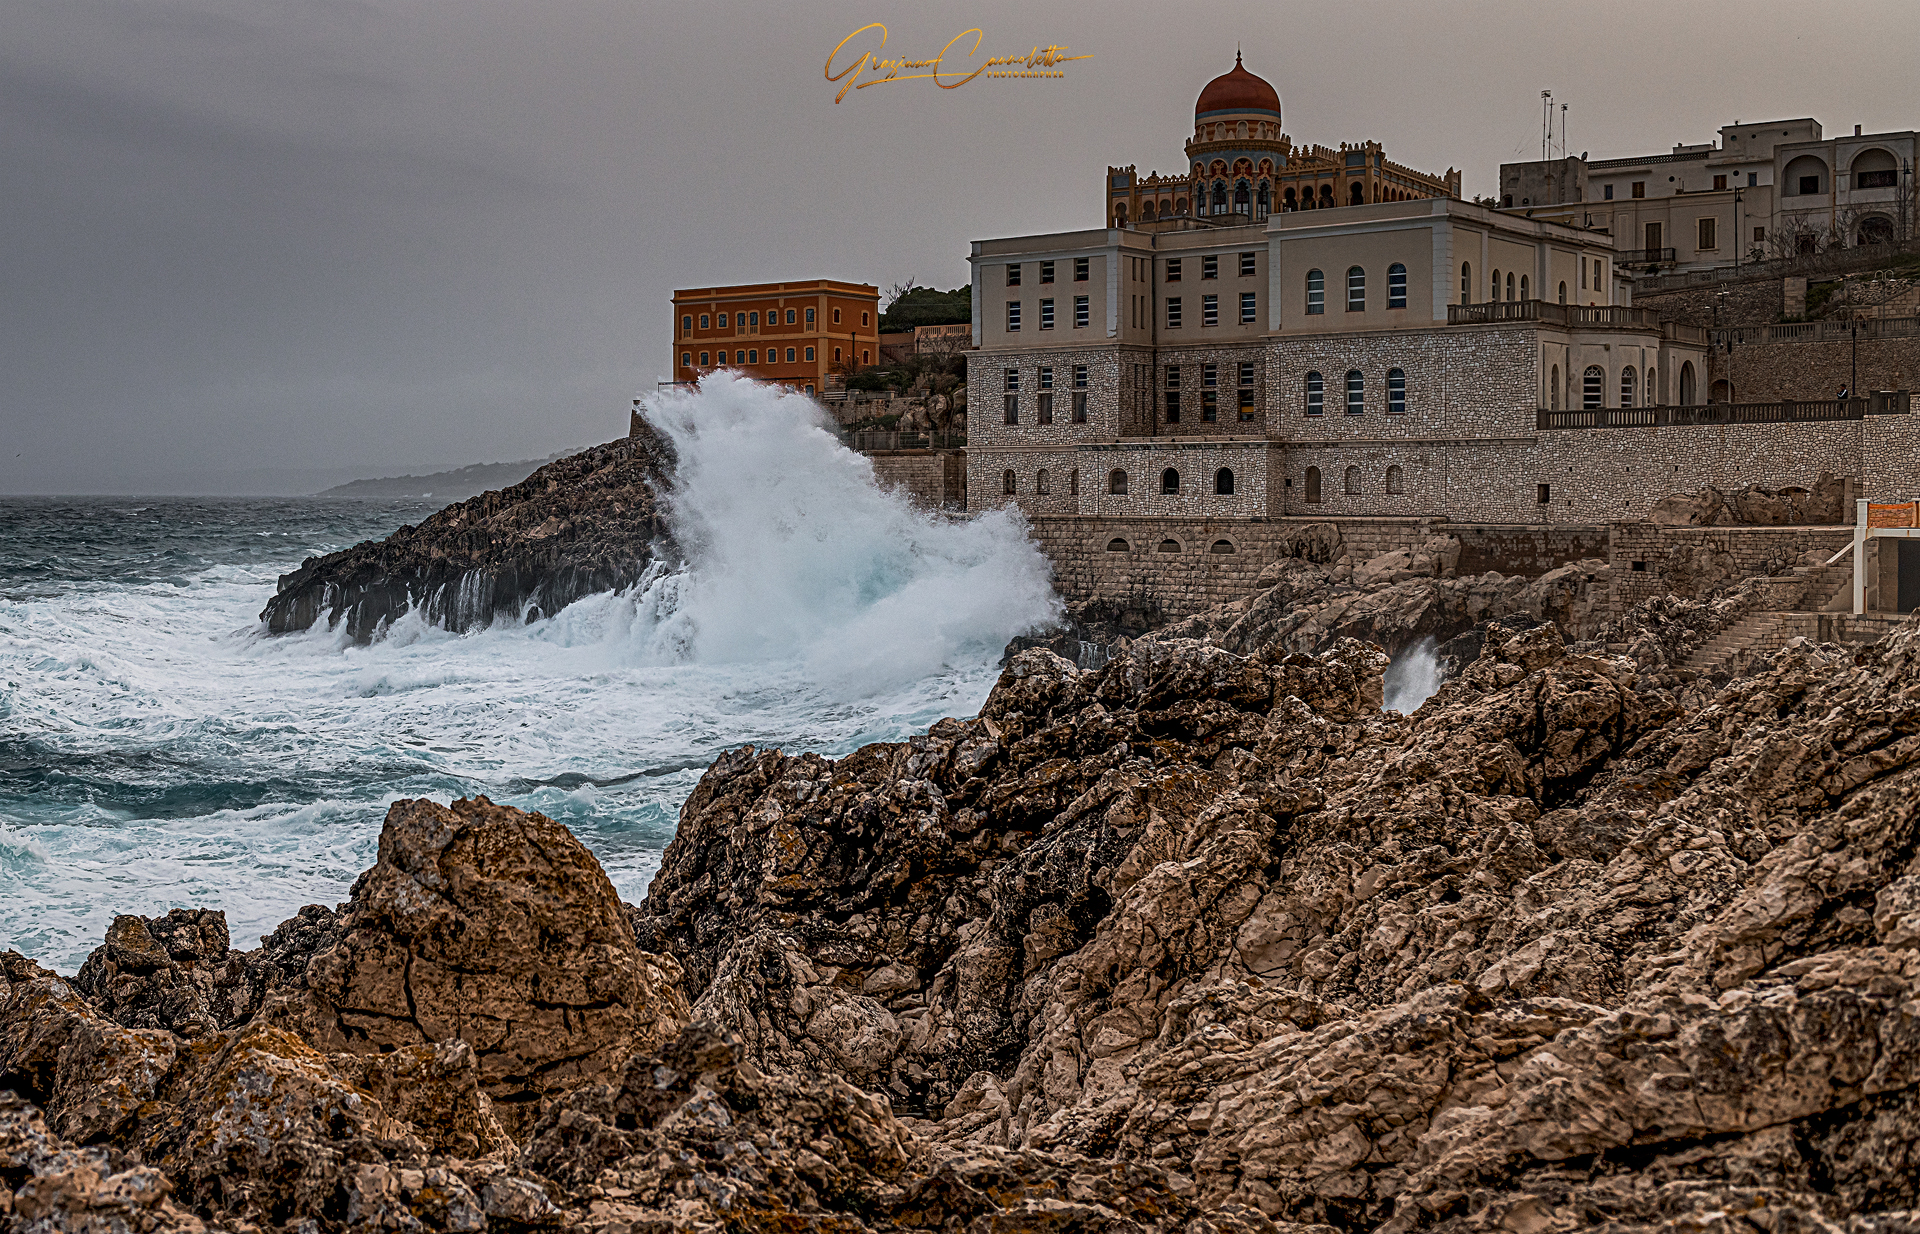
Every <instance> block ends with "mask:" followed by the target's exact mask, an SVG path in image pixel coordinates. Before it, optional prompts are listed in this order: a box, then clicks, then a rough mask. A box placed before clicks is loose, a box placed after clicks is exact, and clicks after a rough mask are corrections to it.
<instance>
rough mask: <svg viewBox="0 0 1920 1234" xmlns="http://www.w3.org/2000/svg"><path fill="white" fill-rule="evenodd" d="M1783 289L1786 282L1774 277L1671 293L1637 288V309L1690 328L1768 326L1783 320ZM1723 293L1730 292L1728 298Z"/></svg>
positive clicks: (1683, 288)
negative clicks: (1684, 324)
mask: <svg viewBox="0 0 1920 1234" xmlns="http://www.w3.org/2000/svg"><path fill="white" fill-rule="evenodd" d="M1783 287H1784V284H1783V282H1782V280H1781V279H1779V278H1778V277H1774V278H1767V279H1755V280H1752V281H1750V282H1745V283H1706V284H1702V285H1701V286H1698V287H1676V288H1674V289H1673V290H1671V291H1640V290H1638V289H1635V291H1634V293H1633V307H1635V308H1640V309H1648V310H1650V311H1651V312H1652V313H1653V315H1654V316H1655V317H1656V318H1657V319H1659V320H1661V321H1681V322H1685V323H1686V324H1687V325H1690V326H1703V327H1707V328H1712V327H1713V326H1715V325H1724V326H1767V325H1772V324H1773V323H1774V322H1776V321H1779V320H1780V318H1781V315H1782V314H1783V313H1784V311H1785V309H1786V299H1785V296H1784V292H1783ZM1722 291H1724V292H1726V295H1725V296H1724V297H1723V296H1722V295H1721V294H1720V293H1721V292H1722ZM1716 311H1717V313H1718V320H1717V321H1716Z"/></svg>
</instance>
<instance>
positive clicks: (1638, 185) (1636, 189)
mask: <svg viewBox="0 0 1920 1234" xmlns="http://www.w3.org/2000/svg"><path fill="white" fill-rule="evenodd" d="M1633 195H1634V196H1635V197H1645V196H1646V195H1647V182H1646V181H1645V180H1635V181H1634V182H1633Z"/></svg>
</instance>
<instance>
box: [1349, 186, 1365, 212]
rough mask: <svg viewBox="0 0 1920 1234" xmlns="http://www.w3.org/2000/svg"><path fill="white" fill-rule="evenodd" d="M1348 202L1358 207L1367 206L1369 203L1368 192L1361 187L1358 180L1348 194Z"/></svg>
mask: <svg viewBox="0 0 1920 1234" xmlns="http://www.w3.org/2000/svg"><path fill="white" fill-rule="evenodd" d="M1347 201H1348V202H1349V203H1350V204H1352V205H1356V206H1360V205H1365V204H1366V201H1367V196H1366V190H1365V189H1363V188H1361V187H1360V182H1359V181H1357V180H1356V181H1354V183H1353V187H1352V189H1351V190H1349V191H1348V193H1347Z"/></svg>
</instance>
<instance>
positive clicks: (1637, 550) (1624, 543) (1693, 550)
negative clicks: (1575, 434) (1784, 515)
mask: <svg viewBox="0 0 1920 1234" xmlns="http://www.w3.org/2000/svg"><path fill="white" fill-rule="evenodd" d="M1852 539H1853V529H1852V528H1850V527H1659V526H1656V525H1654V524H1652V523H1646V522H1632V523H1615V524H1614V525H1613V528H1612V536H1611V544H1610V546H1609V550H1608V561H1609V563H1610V564H1611V565H1612V566H1613V569H1612V570H1610V571H1609V572H1608V573H1609V576H1610V578H1611V582H1612V589H1613V607H1614V611H1615V612H1624V611H1626V610H1627V609H1629V608H1631V607H1633V606H1634V605H1635V604H1638V603H1639V602H1640V601H1642V600H1645V599H1648V598H1649V597H1652V596H1656V595H1667V594H1672V595H1679V596H1698V595H1701V594H1704V593H1705V592H1707V591H1708V590H1711V589H1713V588H1716V587H1722V586H1725V585H1726V584H1727V583H1729V582H1735V581H1738V580H1739V579H1743V578H1752V577H1755V576H1757V575H1767V574H1780V573H1783V572H1785V571H1788V570H1790V569H1791V568H1792V567H1793V566H1796V565H1799V564H1802V559H1803V558H1804V556H1805V555H1806V553H1807V551H1808V550H1809V549H1818V550H1819V551H1820V552H1821V553H1822V554H1824V555H1826V556H1831V555H1832V554H1833V553H1834V552H1836V551H1838V550H1839V549H1841V548H1843V547H1845V546H1846V544H1847V543H1848V541H1850V540H1852ZM1793 599H1794V600H1797V599H1798V597H1793Z"/></svg>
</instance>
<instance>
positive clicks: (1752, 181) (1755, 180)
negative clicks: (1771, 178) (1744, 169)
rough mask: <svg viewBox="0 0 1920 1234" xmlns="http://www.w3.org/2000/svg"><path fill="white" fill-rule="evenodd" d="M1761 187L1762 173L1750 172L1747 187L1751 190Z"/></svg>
mask: <svg viewBox="0 0 1920 1234" xmlns="http://www.w3.org/2000/svg"><path fill="white" fill-rule="evenodd" d="M1759 186H1760V173H1759V172H1757V171H1750V172H1748V173H1747V187H1748V188H1750V189H1751V188H1758V187H1759Z"/></svg>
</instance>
